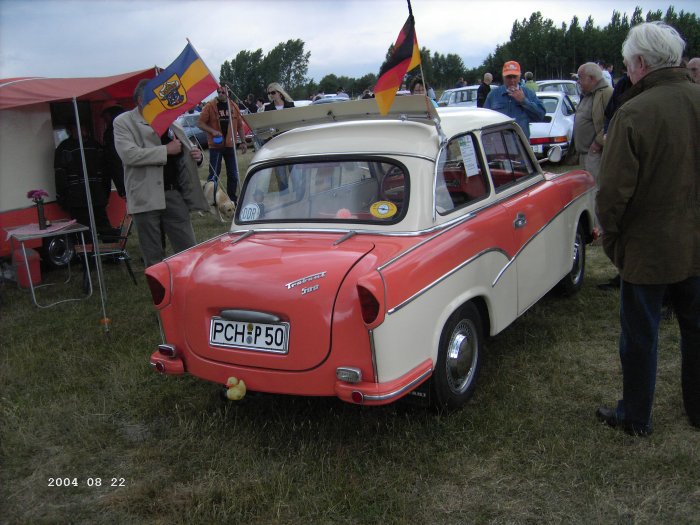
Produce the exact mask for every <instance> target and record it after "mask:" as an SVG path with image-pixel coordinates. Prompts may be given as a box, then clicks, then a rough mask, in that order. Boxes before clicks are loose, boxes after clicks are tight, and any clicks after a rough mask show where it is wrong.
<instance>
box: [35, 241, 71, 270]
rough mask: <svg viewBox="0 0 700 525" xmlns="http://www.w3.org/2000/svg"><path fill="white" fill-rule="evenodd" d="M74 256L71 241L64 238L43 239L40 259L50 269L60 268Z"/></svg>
mask: <svg viewBox="0 0 700 525" xmlns="http://www.w3.org/2000/svg"><path fill="white" fill-rule="evenodd" d="M74 255H75V248H74V247H73V241H72V240H71V239H69V238H67V237H66V236H60V237H49V238H48V239H44V243H43V246H42V259H43V260H44V262H46V264H48V265H49V266H50V267H55V268H62V267H64V266H66V265H67V264H68V263H69V262H70V261H71V260H72V259H73V256H74Z"/></svg>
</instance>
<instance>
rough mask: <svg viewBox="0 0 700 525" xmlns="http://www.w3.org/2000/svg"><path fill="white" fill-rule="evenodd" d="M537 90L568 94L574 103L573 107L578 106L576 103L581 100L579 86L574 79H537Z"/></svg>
mask: <svg viewBox="0 0 700 525" xmlns="http://www.w3.org/2000/svg"><path fill="white" fill-rule="evenodd" d="M537 92H538V93H540V92H544V93H552V92H559V93H564V94H566V95H568V96H569V98H570V99H571V101H572V102H573V103H574V107H575V106H578V103H579V102H580V101H581V88H580V87H579V85H578V82H576V81H575V80H538V81H537Z"/></svg>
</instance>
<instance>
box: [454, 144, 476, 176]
mask: <svg viewBox="0 0 700 525" xmlns="http://www.w3.org/2000/svg"><path fill="white" fill-rule="evenodd" d="M458 140H459V151H460V153H461V154H462V160H463V161H464V169H465V170H467V177H473V176H474V175H478V174H479V163H478V162H477V160H476V150H475V149H474V142H472V138H471V137H469V136H466V137H460V138H459V139H458Z"/></svg>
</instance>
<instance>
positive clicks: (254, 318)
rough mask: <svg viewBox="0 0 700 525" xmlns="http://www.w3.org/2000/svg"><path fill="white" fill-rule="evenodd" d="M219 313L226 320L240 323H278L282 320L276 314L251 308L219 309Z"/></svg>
mask: <svg viewBox="0 0 700 525" xmlns="http://www.w3.org/2000/svg"><path fill="white" fill-rule="evenodd" d="M219 315H220V316H221V317H222V318H224V319H226V320H227V321H240V322H242V323H279V322H281V321H282V319H281V318H280V317H279V316H277V315H274V314H268V313H265V312H255V311H253V310H221V311H220V312H219Z"/></svg>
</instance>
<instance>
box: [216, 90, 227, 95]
mask: <svg viewBox="0 0 700 525" xmlns="http://www.w3.org/2000/svg"><path fill="white" fill-rule="evenodd" d="M217 93H218V94H219V95H223V94H224V93H226V91H217Z"/></svg>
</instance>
